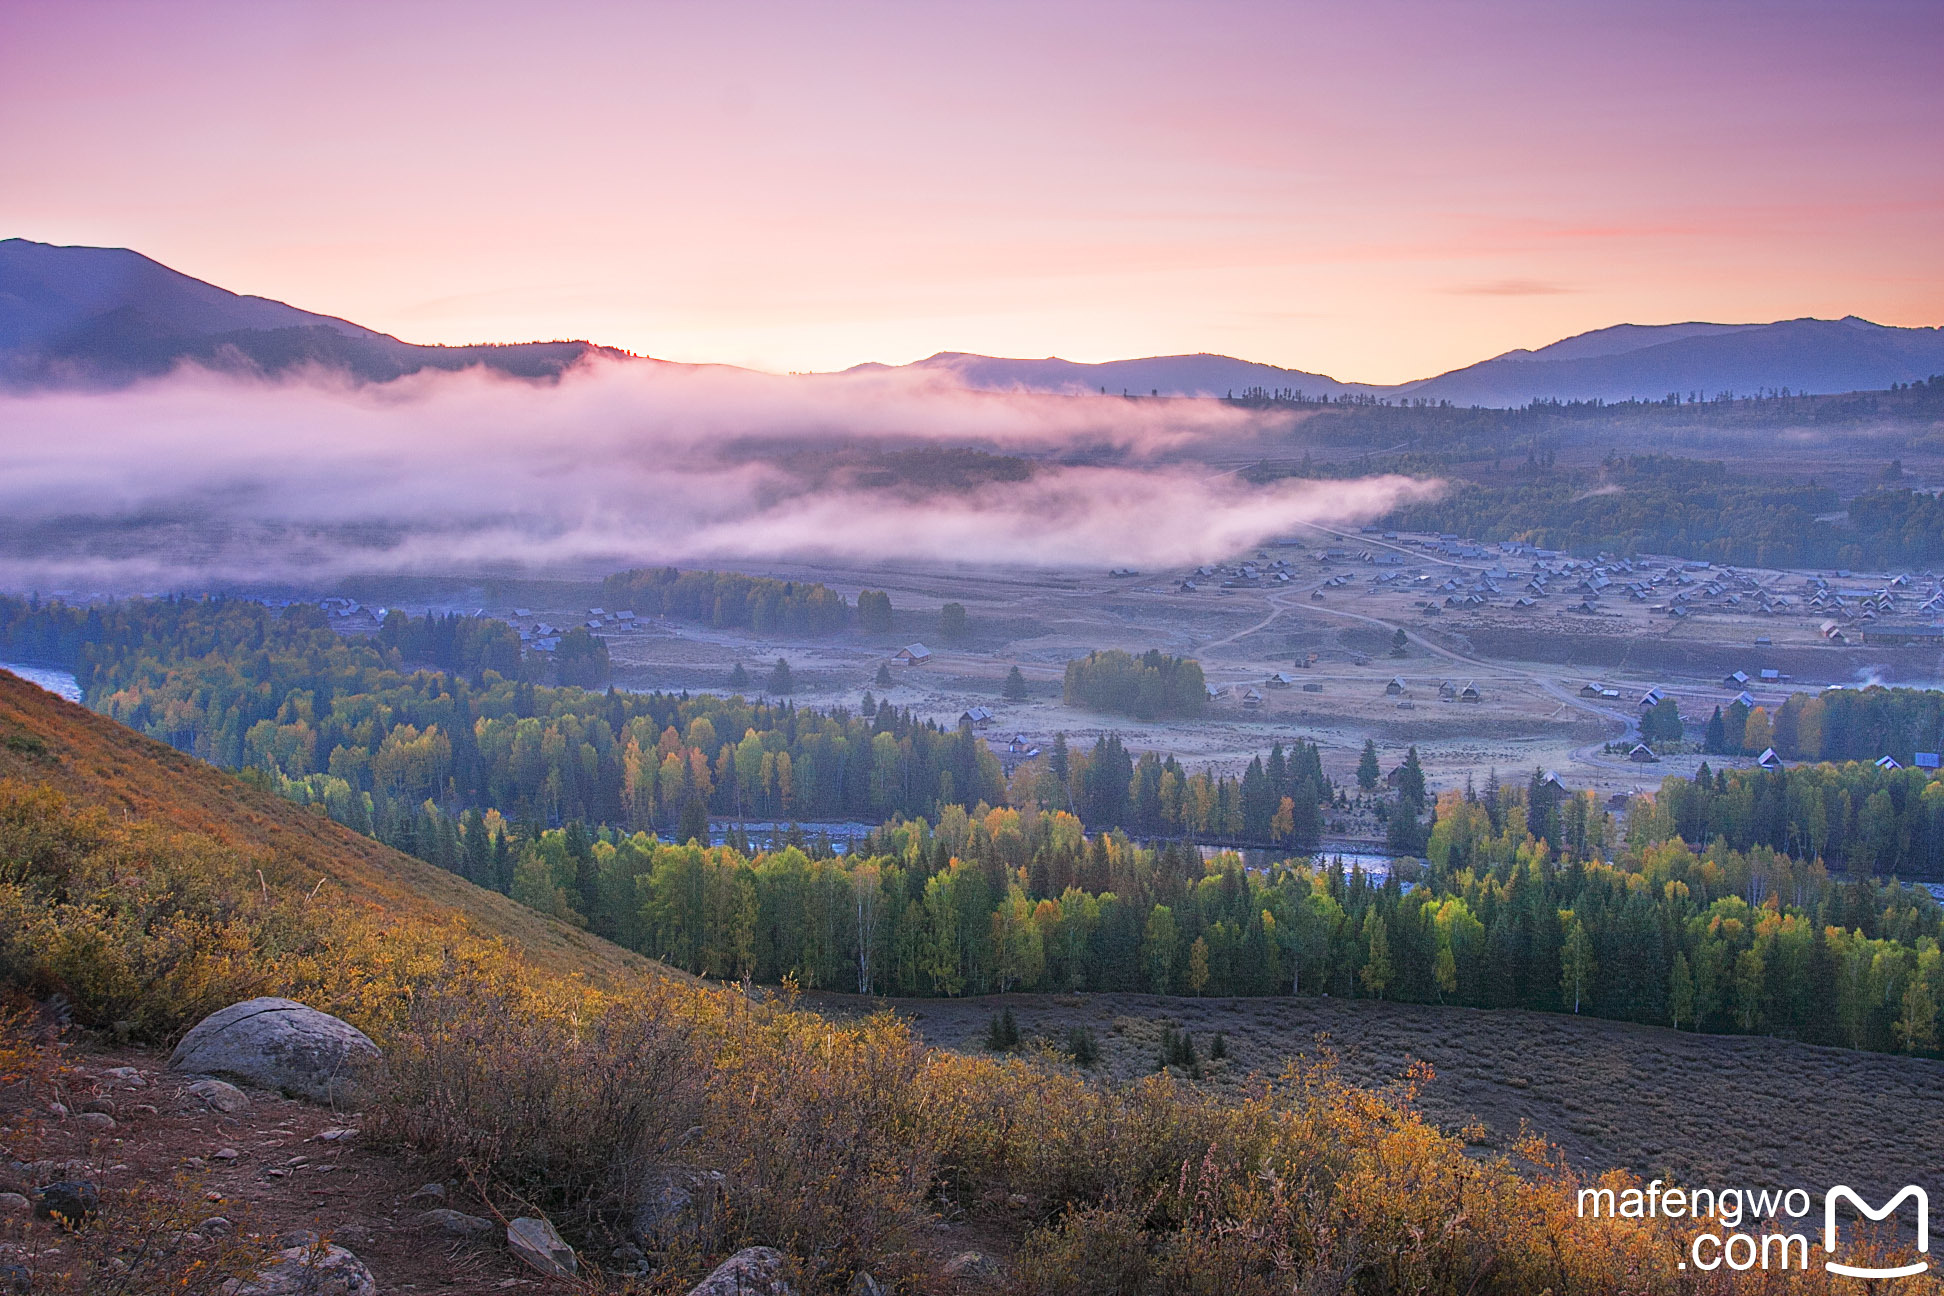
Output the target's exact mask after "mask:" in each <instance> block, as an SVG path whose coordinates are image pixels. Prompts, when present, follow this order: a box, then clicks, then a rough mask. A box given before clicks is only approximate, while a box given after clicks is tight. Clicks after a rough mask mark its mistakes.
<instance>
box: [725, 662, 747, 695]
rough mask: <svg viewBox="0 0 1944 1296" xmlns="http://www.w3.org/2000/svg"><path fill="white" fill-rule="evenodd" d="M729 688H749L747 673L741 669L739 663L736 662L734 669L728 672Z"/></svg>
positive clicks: (741, 665) (741, 666)
mask: <svg viewBox="0 0 1944 1296" xmlns="http://www.w3.org/2000/svg"><path fill="white" fill-rule="evenodd" d="M729 687H730V688H732V689H745V688H748V687H749V672H748V671H746V670H744V669H743V664H742V663H741V662H737V663H736V668H735V669H734V670H732V671H730V672H729Z"/></svg>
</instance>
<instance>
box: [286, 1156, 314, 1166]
mask: <svg viewBox="0 0 1944 1296" xmlns="http://www.w3.org/2000/svg"><path fill="white" fill-rule="evenodd" d="M284 1164H285V1165H287V1166H300V1165H309V1164H310V1158H309V1157H307V1156H294V1157H292V1158H290V1160H288V1161H286V1162H284Z"/></svg>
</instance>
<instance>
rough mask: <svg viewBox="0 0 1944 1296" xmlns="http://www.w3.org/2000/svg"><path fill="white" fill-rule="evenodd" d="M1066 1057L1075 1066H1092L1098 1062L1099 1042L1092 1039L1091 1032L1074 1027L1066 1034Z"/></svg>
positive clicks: (1081, 1027)
mask: <svg viewBox="0 0 1944 1296" xmlns="http://www.w3.org/2000/svg"><path fill="white" fill-rule="evenodd" d="M1067 1056H1068V1057H1070V1058H1072V1059H1073V1064H1074V1065H1075V1066H1080V1067H1091V1066H1094V1065H1095V1064H1097V1063H1098V1062H1099V1061H1100V1041H1099V1040H1097V1039H1095V1038H1094V1033H1093V1031H1092V1030H1090V1029H1088V1028H1087V1027H1085V1026H1075V1027H1073V1028H1072V1029H1071V1030H1069V1031H1068V1032H1067Z"/></svg>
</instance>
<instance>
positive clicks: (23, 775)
mask: <svg viewBox="0 0 1944 1296" xmlns="http://www.w3.org/2000/svg"><path fill="white" fill-rule="evenodd" d="M22 738H28V739H39V740H40V742H41V743H42V744H44V748H45V750H43V751H39V752H36V751H32V750H23V748H26V747H31V743H23V742H20V741H18V740H19V739H22ZM10 739H13V740H15V741H13V742H9V740H10ZM0 778H14V779H19V780H21V781H23V782H28V783H45V784H49V785H51V786H53V787H55V788H58V789H59V790H61V791H62V792H64V793H66V794H67V795H69V796H71V797H73V798H75V799H77V800H80V801H85V802H88V803H90V804H94V805H100V806H104V807H106V808H107V809H108V810H109V811H111V812H114V811H120V812H123V813H125V814H127V815H128V816H129V817H130V818H134V819H145V820H148V821H151V822H153V823H157V824H164V825H168V826H170V827H173V828H177V829H180V830H182V831H185V832H194V833H200V834H205V835H207V836H209V837H212V838H214V839H216V840H217V841H220V842H222V843H224V844H225V845H227V846H230V847H233V848H234V849H236V850H238V851H240V852H242V853H243V854H245V855H256V856H259V857H261V856H264V855H269V856H272V857H275V858H277V859H279V860H281V861H282V862H283V863H284V864H285V865H286V866H287V867H288V868H290V869H291V870H293V871H295V872H297V873H299V874H301V875H309V876H315V877H325V878H329V879H331V880H332V881H333V882H334V883H337V884H338V885H340V886H343V887H344V888H345V889H346V890H347V891H349V892H351V893H352V894H354V895H357V896H360V897H363V898H365V899H368V900H370V901H372V902H374V903H376V904H379V905H382V906H383V907H385V908H386V909H389V910H392V911H394V912H398V913H404V914H419V915H426V916H433V915H443V914H445V913H449V912H451V911H454V910H456V911H458V912H459V913H461V914H463V915H464V916H465V917H466V918H467V920H468V921H470V922H471V923H472V925H473V926H474V928H475V929H476V930H477V931H478V932H479V933H480V934H481V935H485V936H497V937H502V938H504V939H505V940H506V941H507V942H508V943H509V944H511V945H513V946H514V947H515V948H517V949H520V950H523V951H525V952H526V953H527V955H528V956H529V957H531V958H533V959H534V960H535V961H537V962H540V963H542V964H544V965H545V966H547V967H548V968H549V969H550V970H552V971H555V972H563V973H571V972H584V973H585V974H586V975H587V976H589V977H590V978H591V979H593V980H594V981H596V982H598V983H613V982H615V981H617V980H621V979H625V978H626V977H628V976H630V975H633V974H636V973H639V972H643V971H648V970H651V969H653V970H656V971H660V970H662V968H661V965H660V964H657V963H652V962H650V961H649V960H647V959H644V958H642V957H640V956H639V955H636V954H631V953H629V952H628V951H626V950H623V949H621V948H619V947H618V946H615V945H612V944H609V943H608V942H607V941H604V940H601V939H599V938H598V937H595V936H591V935H589V934H588V933H586V932H584V931H580V930H579V929H577V928H574V927H571V926H569V925H567V924H565V923H562V922H559V921H557V920H556V919H553V918H548V917H544V916H542V915H540V914H537V913H535V912H534V911H533V910H531V909H528V908H526V907H525V906H524V905H519V904H515V903H514V902H513V901H511V900H509V899H507V898H506V897H505V896H503V895H500V894H499V893H498V892H494V891H487V890H484V889H482V888H480V887H476V886H474V885H472V884H471V883H470V882H467V881H466V880H465V879H463V878H460V877H457V876H455V875H453V874H451V873H448V872H446V871H445V870H444V869H441V868H437V867H435V866H433V865H431V864H427V863H425V862H424V861H422V860H417V859H414V858H412V857H411V856H409V855H404V854H401V853H399V852H398V851H395V850H393V849H392V848H391V847H389V846H384V845H381V844H380V843H378V842H375V841H372V840H371V839H370V838H368V837H362V836H360V835H358V834H357V833H354V832H352V831H351V830H350V829H348V828H345V827H343V826H341V825H339V824H336V823H333V822H332V821H331V820H329V819H328V818H326V817H324V816H323V815H322V814H318V813H316V812H314V811H311V810H307V809H304V808H302V807H299V806H295V805H292V804H291V803H289V802H287V801H285V800H283V799H282V798H281V797H278V796H275V795H273V794H271V793H268V792H261V791H258V790H257V789H255V788H252V787H250V786H248V785H247V784H245V783H243V782H242V781H240V780H238V779H237V778H235V777H234V776H232V775H229V774H226V773H224V772H223V771H221V770H218V769H216V768H214V767H212V766H210V765H206V764H204V763H203V762H202V761H199V760H197V759H196V758H195V757H193V756H186V755H184V754H183V753H181V752H178V751H176V750H175V749H174V748H171V747H169V746H167V745H166V744H163V743H159V742H156V741H154V740H153V739H151V738H147V737H144V736H143V735H141V734H138V733H136V732H135V731H134V730H132V729H129V728H127V727H126V726H124V725H121V724H117V723H116V722H115V721H113V720H110V719H108V718H106V717H105V716H99V715H96V714H95V713H94V712H92V711H89V710H88V709H87V708H85V707H80V706H76V705H74V704H73V703H71V702H66V701H63V700H62V699H60V698H58V697H56V696H54V695H53V694H52V693H49V692H47V691H45V690H44V689H40V688H37V687H36V686H34V685H32V684H29V683H27V682H26V681H25V680H22V679H20V678H19V677H17V676H15V675H13V674H11V673H9V672H7V671H4V670H0Z"/></svg>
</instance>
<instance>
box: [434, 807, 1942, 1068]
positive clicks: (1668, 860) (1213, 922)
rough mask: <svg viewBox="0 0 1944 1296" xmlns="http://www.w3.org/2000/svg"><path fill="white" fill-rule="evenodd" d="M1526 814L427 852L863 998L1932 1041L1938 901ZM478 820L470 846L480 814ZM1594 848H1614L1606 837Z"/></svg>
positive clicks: (749, 968) (577, 838) (629, 926)
mask: <svg viewBox="0 0 1944 1296" xmlns="http://www.w3.org/2000/svg"><path fill="white" fill-rule="evenodd" d="M1563 802H1564V804H1563V805H1562V806H1561V807H1559V808H1557V810H1558V812H1561V813H1562V819H1563V820H1565V821H1570V822H1573V823H1576V824H1578V825H1580V827H1581V829H1582V830H1583V832H1584V834H1585V836H1584V842H1585V846H1584V853H1581V852H1576V851H1574V850H1573V849H1570V848H1562V847H1556V846H1554V845H1553V844H1552V843H1550V842H1548V841H1546V840H1543V839H1540V838H1537V837H1535V836H1534V835H1533V833H1532V826H1533V823H1534V822H1535V818H1534V816H1533V814H1532V810H1533V807H1532V806H1531V804H1530V802H1529V800H1528V795H1527V789H1526V788H1522V787H1519V786H1517V785H1508V786H1504V787H1500V788H1497V789H1495V790H1494V791H1493V792H1491V793H1490V794H1489V795H1488V796H1476V795H1468V794H1466V793H1464V792H1459V791H1452V792H1448V793H1446V794H1444V795H1443V796H1442V797H1440V798H1439V802H1438V806H1437V824H1436V827H1435V828H1434V830H1433V833H1432V836H1431V840H1430V844H1429V858H1428V860H1427V862H1426V864H1425V866H1424V868H1423V871H1422V873H1421V874H1420V875H1419V876H1418V878H1417V879H1416V880H1415V884H1414V885H1411V886H1410V887H1408V889H1407V888H1406V887H1405V886H1404V885H1403V883H1402V882H1401V881H1400V879H1399V878H1398V877H1396V876H1391V877H1386V878H1382V879H1379V878H1372V877H1370V876H1367V875H1365V874H1364V873H1362V872H1361V871H1359V870H1354V869H1353V870H1350V871H1348V872H1346V871H1345V870H1344V869H1343V867H1342V866H1341V864H1340V863H1339V864H1331V863H1330V862H1328V861H1327V860H1321V859H1319V860H1316V861H1314V862H1312V861H1297V862H1293V863H1289V864H1285V865H1281V866H1278V867H1276V868H1274V869H1272V870H1270V871H1268V872H1261V871H1249V870H1245V869H1244V868H1243V866H1242V862H1241V859H1240V858H1239V857H1238V856H1236V855H1233V854H1223V855H1218V856H1216V857H1215V858H1213V859H1211V860H1207V861H1204V860H1203V858H1202V854H1201V853H1200V852H1199V851H1197V850H1196V849H1194V848H1191V847H1189V846H1187V845H1184V844H1180V843H1162V844H1158V845H1154V846H1143V845H1140V844H1138V843H1135V842H1133V841H1131V840H1130V839H1128V838H1127V837H1126V836H1125V835H1123V834H1120V833H1093V834H1088V833H1087V832H1086V831H1085V830H1084V828H1083V827H1082V825H1081V823H1080V821H1079V820H1078V819H1077V818H1076V817H1074V816H1073V815H1070V814H1068V813H1067V812H1065V811H1059V810H1055V811H1042V810H1039V809H1036V808H1033V807H1028V808H1026V809H1024V810H1018V809H1012V808H997V809H993V808H986V807H979V808H978V809H976V810H973V811H966V810H965V809H963V808H961V807H957V806H952V807H948V808H947V809H946V810H945V811H944V812H943V813H942V814H941V815H940V816H939V818H938V821H937V823H936V824H935V825H933V824H931V823H928V822H926V821H924V820H916V821H901V822H896V823H892V824H887V825H885V826H884V827H882V828H880V829H878V830H876V831H874V832H873V833H872V834H871V835H870V836H869V838H867V839H866V840H864V841H862V842H860V843H857V848H856V849H855V850H854V851H853V852H852V853H850V854H849V855H834V854H831V853H828V852H818V851H806V850H804V849H801V848H799V847H798V846H796V845H781V846H780V847H773V848H771V849H768V850H756V849H751V848H750V847H749V845H748V843H746V842H740V841H739V842H736V843H733V844H731V845H725V846H717V847H708V846H705V845H703V844H701V843H700V842H699V841H691V842H688V843H686V844H681V845H676V844H672V843H669V842H666V841H660V840H657V839H655V838H653V837H650V836H648V835H647V834H627V833H625V832H620V831H616V830H602V831H599V832H590V831H588V830H586V829H584V828H582V827H581V826H580V825H578V824H570V825H568V826H567V827H565V828H562V829H552V830H547V831H545V832H543V833H541V834H539V835H538V836H537V837H534V838H532V839H526V840H519V841H517V842H515V843H514V844H513V845H512V846H511V847H510V848H508V849H506V850H505V851H504V852H503V853H499V852H500V848H501V844H502V843H504V842H505V841H506V840H507V838H506V837H505V834H504V829H503V828H500V827H498V826H495V825H491V824H489V823H488V821H487V820H485V819H474V820H472V821H471V822H469V823H467V824H465V825H462V826H461V827H460V829H459V831H458V833H457V836H456V838H455V847H454V849H455V851H456V854H454V855H453V857H452V859H451V860H450V861H449V862H448V861H441V862H446V863H447V866H448V867H453V868H455V869H457V870H458V871H460V872H464V873H466V874H467V875H468V876H471V877H473V878H474V880H475V881H484V882H485V884H488V885H492V884H494V882H495V879H493V878H491V877H482V876H481V875H479V874H478V873H477V872H476V870H477V869H478V868H479V867H480V863H481V862H482V861H485V862H495V861H496V862H497V865H498V866H500V867H508V866H510V869H511V873H510V876H508V877H507V878H506V879H505V883H504V889H507V890H508V891H509V892H510V894H512V895H513V896H514V897H515V898H516V899H519V900H520V901H522V902H523V903H526V904H529V905H532V906H534V907H536V908H540V909H542V910H544V911H546V912H550V913H553V914H556V915H557V916H559V917H562V918H564V919H566V920H568V921H571V922H581V923H585V924H586V925H587V926H589V927H590V928H591V929H592V930H594V931H596V932H597V933H599V934H601V935H603V936H605V937H607V938H609V939H612V940H615V941H617V942H619V943H621V944H624V945H627V946H629V947H630V948H633V949H637V950H639V951H641V952H643V953H646V954H649V955H652V956H654V957H657V958H660V959H663V960H665V961H667V962H669V963H671V964H674V965H676V966H678V967H681V968H684V969H686V970H688V971H691V972H695V973H698V974H702V975H707V976H714V977H720V978H724V979H738V978H743V977H750V978H754V979H756V980H760V981H766V982H780V981H784V980H789V981H793V982H795V983H796V984H799V985H802V986H805V987H815V988H825V989H835V990H844V991H852V992H856V993H860V994H893V995H920V996H923V995H940V996H956V995H966V994H988V993H999V992H1009V991H1017V992H1037V991H1080V990H1088V991H1103V992H1113V991H1139V992H1147V993H1154V994H1177V995H1197V994H1209V995H1288V994H1296V995H1301V994H1329V995H1335V996H1339V997H1352V998H1373V999H1382V1000H1391V1001H1401V1002H1414V1003H1446V1004H1464V1005H1471V1006H1477V1007H1496V1008H1507V1007H1518V1008H1526V1009H1531V1010H1535V1011H1543V1012H1579V1013H1584V1014H1589V1015H1595V1016H1601V1017H1608V1018H1613V1019H1618V1020H1626V1021H1636V1022H1642V1023H1646V1024H1652V1025H1661V1026H1671V1027H1675V1028H1677V1029H1683V1030H1701V1031H1709V1032H1720V1033H1759V1034H1771V1035H1779V1036H1783V1037H1787V1038H1792V1039H1800V1040H1804V1041H1807V1042H1811V1043H1818V1044H1829V1045H1837V1046H1843V1047H1851V1048H1864V1049H1876V1050H1886V1051H1905V1052H1912V1053H1920V1054H1935V1053H1936V1052H1937V1051H1938V1045H1939V1039H1940V1036H1939V1026H1940V1022H1939V1014H1938V1007H1939V1005H1940V1004H1944V956H1940V953H1939V937H1940V934H1941V932H1940V925H1941V924H1944V911H1940V909H1939V906H1938V905H1937V904H1936V902H1935V901H1933V900H1932V899H1931V898H1930V897H1929V895H1928V894H1926V893H1924V892H1922V891H1920V890H1916V889H1912V888H1905V887H1903V886H1900V885H1898V884H1896V883H1894V882H1889V881H1884V880H1879V879H1871V878H1861V877H1852V878H1849V879H1834V878H1831V877H1830V876H1829V875H1828V874H1827V873H1826V872H1825V871H1824V870H1823V868H1822V867H1821V866H1820V865H1818V864H1814V863H1807V864H1805V863H1801V862H1799V861H1796V860H1794V859H1791V858H1789V857H1787V856H1784V855H1781V854H1778V853H1776V852H1774V851H1772V850H1770V849H1768V848H1766V847H1757V848H1755V849H1752V850H1749V851H1739V850H1734V849H1731V848H1729V847H1727V846H1726V845H1725V844H1724V843H1722V842H1720V841H1717V842H1715V843H1714V844H1713V845H1711V846H1709V847H1708V848H1707V849H1705V850H1702V851H1699V852H1697V851H1695V850H1694V849H1692V848H1690V847H1689V846H1688V845H1687V843H1685V842H1684V841H1682V840H1681V839H1679V838H1678V837H1670V838H1666V839H1663V840H1658V841H1651V842H1646V843H1644V844H1638V845H1636V844H1634V843H1632V842H1631V841H1617V840H1615V838H1614V836H1613V832H1614V829H1613V823H1612V820H1611V819H1610V818H1609V817H1608V816H1606V815H1605V813H1604V812H1603V811H1602V810H1601V809H1600V807H1599V805H1598V802H1597V801H1596V800H1595V799H1594V798H1593V797H1592V796H1591V795H1590V794H1584V793H1582V794H1568V795H1567V796H1565V797H1564V798H1563ZM479 832H484V833H486V834H487V839H486V841H485V844H484V845H482V847H480V848H479V849H476V850H475V849H472V847H471V843H472V841H473V836H474V834H475V833H479ZM1609 851H1610V852H1612V854H1613V858H1612V859H1611V860H1610V861H1609V860H1606V859H1603V858H1602V854H1603V853H1604V852H1609Z"/></svg>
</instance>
